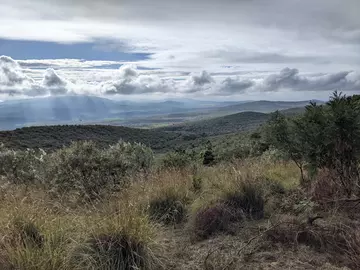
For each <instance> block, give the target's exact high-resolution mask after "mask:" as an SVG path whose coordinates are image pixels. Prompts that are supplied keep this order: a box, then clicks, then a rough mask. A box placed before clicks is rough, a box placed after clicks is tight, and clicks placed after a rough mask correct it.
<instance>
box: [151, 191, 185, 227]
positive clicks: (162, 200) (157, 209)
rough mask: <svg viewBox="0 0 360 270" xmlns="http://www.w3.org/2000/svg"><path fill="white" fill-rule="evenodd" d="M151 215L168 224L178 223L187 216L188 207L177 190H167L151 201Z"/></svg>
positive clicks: (154, 218)
mask: <svg viewBox="0 0 360 270" xmlns="http://www.w3.org/2000/svg"><path fill="white" fill-rule="evenodd" d="M149 215H150V217H151V218H152V219H153V220H156V221H158V222H161V223H164V224H166V225H169V224H178V223H180V222H182V221H183V220H184V218H185V217H186V207H185V205H184V202H183V201H182V198H180V197H179V196H178V195H177V193H176V192H174V191H173V192H171V191H170V192H165V193H163V194H161V195H160V196H158V197H156V198H154V199H152V200H151V201H150V204H149Z"/></svg>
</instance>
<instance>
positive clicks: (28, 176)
mask: <svg viewBox="0 0 360 270" xmlns="http://www.w3.org/2000/svg"><path fill="white" fill-rule="evenodd" d="M44 155H45V152H44V151H42V150H38V151H35V150H30V149H28V150H24V151H14V150H9V149H6V148H4V147H0V176H2V177H5V180H7V181H9V182H11V183H15V184H30V183H34V182H35V180H36V177H37V174H38V170H39V168H40V167H41V165H42V161H43V158H44Z"/></svg>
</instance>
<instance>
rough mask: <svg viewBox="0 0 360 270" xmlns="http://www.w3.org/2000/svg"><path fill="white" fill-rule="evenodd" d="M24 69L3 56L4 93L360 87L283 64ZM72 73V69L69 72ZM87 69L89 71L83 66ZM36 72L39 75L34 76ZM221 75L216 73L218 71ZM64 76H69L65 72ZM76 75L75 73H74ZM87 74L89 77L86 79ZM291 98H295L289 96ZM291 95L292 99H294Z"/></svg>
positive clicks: (343, 77) (353, 80)
mask: <svg viewBox="0 0 360 270" xmlns="http://www.w3.org/2000/svg"><path fill="white" fill-rule="evenodd" d="M32 71H33V70H31V69H30V70H29V69H23V68H21V66H20V65H19V63H18V62H17V61H15V60H13V59H12V58H10V57H8V56H1V57H0V94H1V95H11V96H21V95H22V96H46V95H66V94H89V95H128V96H130V95H144V97H146V96H151V95H158V94H161V95H165V94H166V95H175V96H186V95H190V96H199V97H200V96H207V97H215V96H224V97H226V96H232V95H234V96H239V95H255V94H256V93H258V95H259V96H261V93H263V94H264V93H266V92H267V93H275V92H278V93H279V92H281V91H283V90H286V91H288V93H290V94H291V93H295V92H303V93H305V92H306V93H310V92H314V91H318V92H324V93H325V92H331V91H334V90H340V91H360V74H359V73H357V72H354V71H341V72H334V73H326V72H322V73H300V71H299V70H298V69H296V68H288V67H287V68H284V69H282V70H281V71H279V72H277V73H272V72H269V71H260V72H243V73H239V72H234V71H232V69H230V71H229V72H228V73H226V72H224V73H222V72H218V73H209V72H207V71H202V72H201V73H199V74H197V75H196V74H193V73H192V74H188V73H187V72H176V73H173V72H168V73H166V72H165V73H164V71H154V70H139V69H138V68H137V66H136V65H134V64H124V65H122V66H121V67H120V68H119V69H117V70H110V71H108V70H106V73H105V75H102V74H103V73H102V72H104V70H97V69H95V70H92V69H91V70H89V71H88V72H90V73H89V74H88V75H87V76H84V75H83V77H81V78H80V79H77V80H72V79H71V80H69V79H67V77H68V76H67V75H68V74H73V72H74V71H67V70H66V69H65V70H56V71H55V70H54V69H53V68H48V69H46V70H45V71H44V72H43V74H42V76H38V75H37V74H38V73H33V72H32ZM67 72H69V73H67ZM79 72H80V74H83V73H84V72H85V71H79ZM28 74H32V75H33V76H35V75H36V76H38V77H37V79H36V80H35V79H33V78H32V76H30V75H28ZM34 74H35V75H34ZM216 74H217V75H216ZM64 75H65V76H64ZM73 76H74V75H73ZM85 78H86V79H85ZM289 98H290V97H289ZM290 99H291V98H290Z"/></svg>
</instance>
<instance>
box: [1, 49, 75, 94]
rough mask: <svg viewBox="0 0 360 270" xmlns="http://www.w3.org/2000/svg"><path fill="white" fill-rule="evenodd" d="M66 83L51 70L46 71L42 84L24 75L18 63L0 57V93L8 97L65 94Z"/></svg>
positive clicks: (7, 57)
mask: <svg viewBox="0 0 360 270" xmlns="http://www.w3.org/2000/svg"><path fill="white" fill-rule="evenodd" d="M67 85H68V82H67V81H66V80H65V79H63V78H61V77H60V76H59V75H58V74H57V73H56V72H55V71H54V70H53V69H51V68H50V69H47V70H46V71H45V73H44V77H43V80H42V82H36V81H35V80H34V79H33V78H31V77H29V76H28V75H26V74H25V72H24V69H22V68H21V66H20V65H19V63H18V62H17V61H15V60H14V59H12V58H11V57H9V56H0V93H2V94H8V95H12V96H15V95H25V96H44V95H48V94H50V95H57V94H66V93H67V91H68V87H67Z"/></svg>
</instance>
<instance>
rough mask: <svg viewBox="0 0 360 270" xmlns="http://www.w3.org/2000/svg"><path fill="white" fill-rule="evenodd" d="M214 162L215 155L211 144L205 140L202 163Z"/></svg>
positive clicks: (209, 164)
mask: <svg viewBox="0 0 360 270" xmlns="http://www.w3.org/2000/svg"><path fill="white" fill-rule="evenodd" d="M214 163H215V156H214V154H213V151H212V144H211V142H210V141H208V142H207V149H206V151H205V153H204V156H203V165H205V166H211V165H213V164H214Z"/></svg>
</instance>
